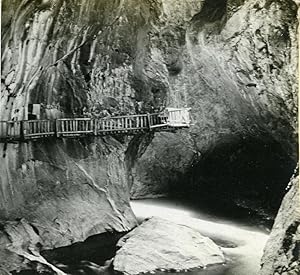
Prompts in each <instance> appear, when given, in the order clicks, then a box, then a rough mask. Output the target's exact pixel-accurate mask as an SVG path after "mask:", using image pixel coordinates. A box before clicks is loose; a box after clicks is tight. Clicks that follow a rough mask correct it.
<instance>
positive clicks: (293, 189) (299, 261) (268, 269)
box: [260, 177, 300, 275]
mask: <svg viewBox="0 0 300 275" xmlns="http://www.w3.org/2000/svg"><path fill="white" fill-rule="evenodd" d="M260 274H261V275H270V274H278V275H296V274H300V193H299V177H296V178H295V179H293V180H292V181H291V183H290V190H289V191H288V193H287V194H286V195H285V197H284V199H283V201H282V204H281V207H280V209H279V211H278V215H277V217H276V220H275V223H274V226H273V228H272V232H271V235H270V238H269V240H268V242H267V244H266V247H265V250H264V255H263V257H262V261H261V271H260Z"/></svg>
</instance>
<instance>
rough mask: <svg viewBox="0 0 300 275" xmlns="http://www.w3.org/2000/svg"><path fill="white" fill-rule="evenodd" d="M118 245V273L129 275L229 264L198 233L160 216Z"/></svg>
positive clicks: (115, 260) (215, 248) (135, 230)
mask: <svg viewBox="0 0 300 275" xmlns="http://www.w3.org/2000/svg"><path fill="white" fill-rule="evenodd" d="M117 246H118V247H119V250H118V251H117V253H116V256H115V259H114V262H113V267H114V270H115V271H118V272H121V273H123V274H128V275H135V274H139V273H149V272H154V271H157V270H162V269H163V270H167V271H172V270H173V271H183V270H186V269H193V268H206V267H208V266H210V265H215V264H222V263H224V262H225V258H224V256H223V253H222V251H221V250H220V248H219V247H218V246H217V245H216V244H215V243H214V242H213V241H212V240H210V239H209V238H207V237H204V236H202V235H201V234H200V233H199V231H198V230H196V229H192V228H190V227H188V226H184V225H179V224H176V223H173V222H170V221H167V220H164V219H162V218H158V217H152V218H150V219H149V220H146V221H144V222H143V223H142V224H141V225H140V226H139V227H137V228H136V229H134V230H132V231H131V232H130V233H128V234H127V235H125V236H124V237H123V238H122V239H120V241H119V242H118V244H117Z"/></svg>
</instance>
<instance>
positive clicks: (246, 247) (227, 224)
mask: <svg viewBox="0 0 300 275" xmlns="http://www.w3.org/2000/svg"><path fill="white" fill-rule="evenodd" d="M131 206H132V209H133V211H134V213H135V215H136V216H137V218H138V219H139V221H142V220H143V219H145V218H147V217H151V216H159V217H161V218H164V219H167V220H170V221H173V222H176V223H180V224H186V225H188V226H191V227H193V228H197V229H198V230H199V231H200V232H201V233H202V234H203V235H204V236H207V237H210V238H211V239H213V240H214V241H215V242H216V243H217V244H218V245H219V246H221V249H222V251H223V252H224V254H225V257H226V264H225V265H223V266H219V267H212V268H207V269H205V270H200V271H193V272H188V273H184V274H191V275H257V274H258V273H259V267H260V259H261V256H262V253H263V248H264V246H265V243H266V241H267V238H268V233H267V230H265V229H262V228H261V227H260V226H258V225H255V224H253V222H251V221H250V220H248V221H241V220H240V219H234V218H232V217H231V218H224V217H220V216H216V215H215V214H212V213H209V212H204V211H201V210H200V209H199V208H197V207H193V206H191V205H189V204H188V203H184V202H178V201H174V200H170V199H148V200H138V201H132V202H131ZM168 274H170V273H168ZM176 274H180V273H176Z"/></svg>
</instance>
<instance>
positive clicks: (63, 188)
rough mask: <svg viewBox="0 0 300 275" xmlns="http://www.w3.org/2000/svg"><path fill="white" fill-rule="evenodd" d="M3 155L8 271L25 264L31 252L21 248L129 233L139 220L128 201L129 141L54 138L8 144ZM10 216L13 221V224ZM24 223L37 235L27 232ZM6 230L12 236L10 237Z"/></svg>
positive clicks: (2, 206) (1, 175)
mask: <svg viewBox="0 0 300 275" xmlns="http://www.w3.org/2000/svg"><path fill="white" fill-rule="evenodd" d="M1 149H3V145H2V148H1ZM4 154H5V156H2V164H1V165H0V180H1V185H0V190H1V200H0V201H1V202H0V209H1V211H0V215H1V219H2V221H3V224H2V226H3V227H2V228H3V230H4V231H3V236H2V237H3V238H4V240H3V238H0V239H2V241H1V243H2V245H1V249H0V250H1V252H0V254H1V253H2V254H4V255H5V256H3V257H0V258H1V260H0V266H2V265H4V266H5V267H6V268H7V269H8V270H13V269H14V268H16V267H17V268H21V267H25V266H26V265H27V264H28V257H27V258H26V257H25V259H26V260H25V259H23V258H24V256H22V253H23V252H24V251H21V249H20V248H21V247H23V248H26V247H31V248H34V250H35V251H36V252H38V251H39V250H40V249H42V250H45V249H53V248H56V247H61V246H66V245H69V244H72V243H74V242H79V241H84V240H85V239H87V238H88V237H89V236H92V235H95V234H99V233H103V232H114V231H117V232H126V231H129V230H130V229H131V228H132V227H134V226H135V225H136V220H135V217H134V214H133V212H132V210H131V208H130V206H129V188H128V185H127V172H126V169H125V165H124V161H123V159H124V143H121V142H118V141H117V140H115V139H113V138H109V137H107V138H103V139H100V138H99V139H98V138H95V139H93V138H90V139H88V138H85V139H82V140H55V139H53V140H52V139H49V140H44V141H36V142H30V143H29V144H26V143H24V144H14V145H12V144H9V145H7V148H6V149H5V151H4ZM5 220H6V221H11V222H14V223H13V224H14V225H13V229H12V226H11V225H10V222H9V223H8V225H6V223H4V221H5ZM20 222H21V223H22V224H25V225H26V228H27V229H26V230H25V232H28V228H29V229H30V231H29V232H31V233H34V236H32V234H31V233H25V234H24V230H23V227H24V226H22V225H21V226H20V225H19V223H20ZM4 232H6V233H4ZM6 235H8V236H11V237H10V238H9V240H10V241H7V240H6V237H5V236H6ZM22 235H25V236H27V237H25V236H23V237H22ZM17 236H21V237H17ZM27 239H28V240H27ZM36 240H38V241H36ZM16 247H17V248H18V249H15V248H16ZM13 253H15V254H16V255H18V257H17V256H15V257H17V258H19V257H21V259H18V261H17V263H16V262H15V261H8V260H7V259H8V258H7V257H8V255H10V254H13ZM32 254H34V255H36V253H32ZM29 258H30V257H29ZM22 259H23V260H22Z"/></svg>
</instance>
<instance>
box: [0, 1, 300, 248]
mask: <svg viewBox="0 0 300 275" xmlns="http://www.w3.org/2000/svg"><path fill="white" fill-rule="evenodd" d="M295 3H296V2H294V1H291V0H286V1H283V0H278V1H275V0H274V1H272V0H263V1H261V0H260V1H258V0H247V1H242V0H239V1H237V0H228V1H225V0H218V1H213V2H212V1H198V0H186V1H182V0H154V1H153V0H151V1H150V0H145V1H138V0H111V1H106V0H89V1H83V0H68V1H67V0H13V1H8V0H4V1H2V27H1V31H2V44H1V47H2V75H1V83H2V85H1V97H0V120H17V119H27V118H28V114H29V113H30V108H29V106H31V104H39V106H40V108H41V112H40V117H41V118H59V117H73V116H93V117H99V116H103V115H107V114H128V113H142V112H153V111H159V110H161V109H163V108H164V107H165V106H174V107H176V106H177V107H182V106H189V107H191V108H192V109H191V112H192V114H193V123H194V125H193V127H191V128H190V130H182V131H179V132H177V133H155V134H153V135H152V134H149V135H146V136H137V137H135V138H133V139H132V140H130V139H128V140H127V139H125V140H123V138H116V137H111V138H105V139H101V138H95V139H83V140H51V139H49V140H47V141H36V142H29V143H26V144H25V143H24V144H6V145H5V144H1V154H2V156H1V162H0V172H1V173H0V179H1V182H0V188H1V192H0V206H1V208H0V219H2V220H5V221H8V220H10V221H11V220H16V219H21V218H24V219H26V222H27V223H30V224H32V225H33V226H34V227H36V228H37V231H38V232H39V236H40V237H41V243H42V247H44V248H49V249H50V248H51V247H57V246H61V245H67V244H69V243H71V242H75V241H79V240H83V239H85V238H86V237H88V236H89V235H92V234H96V233H100V232H103V231H105V230H118V231H122V230H128V229H129V228H131V227H132V226H133V225H134V218H133V215H132V213H131V210H130V209H129V206H128V200H129V195H128V192H129V191H128V186H132V195H133V196H134V197H144V196H152V195H164V194H167V193H169V192H170V190H173V186H174V184H175V185H176V186H182V187H183V188H184V189H185V190H187V189H189V185H185V184H186V182H184V181H183V179H186V178H187V177H189V176H190V175H196V177H194V178H195V180H194V181H193V182H192V186H194V185H196V186H200V189H199V190H198V189H197V192H198V193H197V196H198V195H199V194H201V192H202V191H203V188H202V187H203V185H201V183H204V186H211V183H212V182H218V181H219V178H218V179H212V178H211V177H210V175H207V174H205V173H204V174H203V173H200V174H195V173H194V170H193V169H196V170H197V171H198V170H200V171H202V170H203V169H202V170H201V169H199V167H200V168H201V165H202V163H201V161H205V160H206V159H209V157H210V156H212V155H216V156H217V157H218V156H222V150H223V149H222V148H224V147H226V148H227V147H230V148H232V152H231V153H230V154H227V153H226V154H225V155H226V156H228V155H229V156H230V161H232V160H235V162H234V161H233V162H232V164H233V165H232V167H231V169H235V168H236V169H239V167H238V166H236V164H237V163H239V157H240V156H242V157H243V156H244V155H245V154H244V155H243V154H240V152H242V153H243V152H245V151H246V152H247V150H248V151H249V150H251V147H250V149H249V147H247V146H248V145H247V146H246V147H245V145H243V141H244V140H246V141H248V144H251V143H252V141H253V140H255V142H257V143H255V144H258V143H259V144H261V146H262V147H259V148H264V146H265V145H266V146H268V144H269V141H270V140H271V141H272V144H274V147H272V146H271V147H269V149H268V152H269V153H268V154H269V155H268V154H266V155H267V157H266V158H265V159H270V158H272V159H276V160H278V162H277V164H276V166H275V169H276V170H278V171H282V169H283V170H284V173H282V174H283V175H284V178H283V179H282V180H281V179H280V182H279V183H276V184H275V185H274V186H277V189H278V190H279V191H280V190H281V191H282V186H283V185H284V184H285V183H286V181H285V179H286V178H287V177H288V176H290V174H291V171H292V170H293V168H294V167H293V165H294V162H295V159H296V152H295V150H294V148H295V144H296V143H297V140H296V135H297V134H296V127H297V125H296V113H297V106H296V102H297V100H296V96H297V93H296V90H297V84H296V76H297V72H296V71H297V69H296V67H297V39H296V32H297V27H298V23H297V5H296V4H295ZM241 144H242V145H241ZM236 146H237V147H236ZM220 147H221V149H222V150H221V153H220V150H216V148H217V149H218V148H220ZM236 148H239V149H238V150H237V149H236ZM244 148H246V149H247V150H245V149H244ZM278 148H279V149H278ZM272 151H275V154H273V155H272ZM223 155H224V154H223ZM277 156H282V157H280V158H277ZM226 161H227V159H225V158H222V157H221V158H220V163H221V162H223V163H225V162H226ZM249 161H250V160H249ZM212 162H213V161H212ZM263 162H264V161H263ZM243 165H244V166H243V168H245V167H248V165H249V162H248V160H247V161H245V162H244V164H243ZM251 165H252V164H251ZM255 165H257V163H254V164H253V167H254V170H253V171H256V170H255ZM193 167H194V168H193ZM213 169H216V168H215V167H213ZM222 175H224V178H225V179H226V176H227V173H224V174H222ZM227 181H228V182H229V181H232V178H227ZM240 182H241V178H240V177H237V178H235V179H234V183H236V184H241V185H243V186H245V183H244V182H241V183H240ZM257 182H258V185H259V186H260V188H261V187H264V186H268V185H267V184H266V182H265V179H263V180H262V179H260V180H258V181H257ZM269 185H272V184H269ZM212 186H214V185H212ZM228 186H230V188H231V189H235V186H236V185H233V186H231V185H228ZM219 187H220V188H213V189H212V190H213V191H214V192H215V193H216V194H217V193H218V192H220V193H222V192H223V186H219ZM260 188H256V187H253V190H252V191H253V192H252V193H251V192H250V193H251V194H254V195H253V196H252V197H250V198H248V199H249V200H250V201H251V200H252V199H253V197H255V194H256V193H257V192H258V191H260V190H261V189H260ZM190 189H191V190H192V192H193V190H194V189H192V188H190ZM227 191H229V192H230V190H227ZM265 191H266V190H265ZM265 193H270V192H267V191H266V192H265ZM265 193H264V194H265ZM247 194H248V192H246V193H245V194H243V195H245V196H246V195H247ZM237 195H238V196H240V195H241V193H239V192H238V193H237ZM270 199H271V198H269V197H263V198H261V200H262V201H265V200H267V201H268V200H270ZM230 200H231V198H230ZM255 207H257V206H255Z"/></svg>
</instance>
